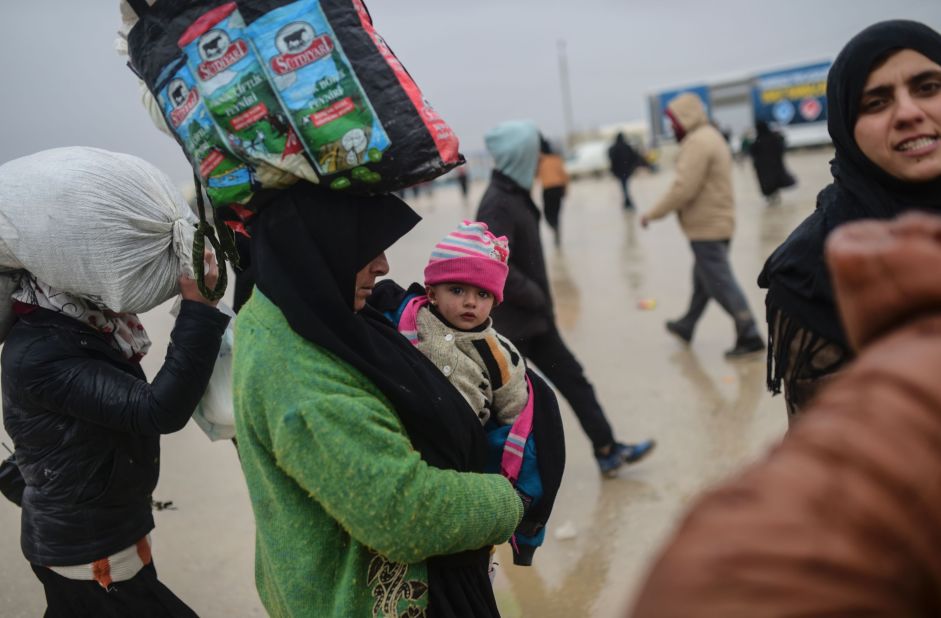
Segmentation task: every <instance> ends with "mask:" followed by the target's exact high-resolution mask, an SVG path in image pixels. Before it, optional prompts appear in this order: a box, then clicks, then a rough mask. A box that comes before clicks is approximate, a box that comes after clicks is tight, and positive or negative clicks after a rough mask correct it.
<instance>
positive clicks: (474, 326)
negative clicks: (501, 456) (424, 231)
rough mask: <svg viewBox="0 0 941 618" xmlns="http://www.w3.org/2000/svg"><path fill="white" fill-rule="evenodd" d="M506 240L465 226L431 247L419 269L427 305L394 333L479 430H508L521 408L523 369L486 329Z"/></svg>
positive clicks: (415, 308) (497, 296) (483, 227)
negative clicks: (466, 407)
mask: <svg viewBox="0 0 941 618" xmlns="http://www.w3.org/2000/svg"><path fill="white" fill-rule="evenodd" d="M509 255H510V250H509V247H508V243H507V239H506V237H505V236H501V237H499V238H498V237H496V236H494V235H493V234H492V233H491V232H490V231H489V230H488V229H487V224H486V223H480V222H476V221H473V222H472V221H464V222H463V223H461V225H459V226H458V228H457V230H455V231H453V232H451V233H450V234H448V235H447V236H445V237H444V239H443V240H441V242H439V243H438V244H437V245H435V248H434V250H433V251H432V252H431V258H430V259H429V261H428V265H427V266H426V267H425V292H426V298H422V299H420V300H421V302H419V303H414V304H412V305H411V307H410V311H407V312H406V314H405V315H403V316H402V317H403V319H402V321H401V322H400V324H399V330H400V331H401V332H402V333H403V334H404V335H405V336H406V337H408V339H409V340H410V341H411V342H412V343H413V344H415V346H416V347H418V349H419V350H421V352H422V353H423V354H425V356H427V357H428V358H429V359H431V361H432V362H433V363H434V364H435V365H436V366H437V367H438V369H440V370H441V372H442V373H443V374H444V375H445V376H446V377H447V378H448V380H450V381H451V383H452V384H453V385H454V387H455V388H457V390H458V391H460V393H461V394H462V395H463V396H464V399H466V400H467V402H468V403H469V404H470V406H471V408H472V409H473V410H474V412H475V413H476V414H477V417H478V418H479V419H480V422H481V424H486V423H487V420H488V419H489V418H490V417H491V415H493V416H494V418H495V419H496V420H497V422H499V423H500V424H501V425H507V424H511V423H512V422H513V421H514V420H515V419H516V417H517V415H518V414H519V413H520V411H521V410H522V408H523V406H524V405H525V404H526V401H527V398H528V392H527V388H526V364H525V362H524V361H523V357H522V356H521V355H520V353H519V352H518V351H517V350H516V348H515V347H514V346H513V344H512V343H510V342H509V340H507V339H506V338H504V337H502V336H501V335H500V334H498V333H497V331H495V330H494V329H493V325H492V320H491V319H490V311H491V310H492V309H493V307H494V306H495V305H497V304H499V303H500V302H502V301H503V285H504V283H506V276H507V272H508V271H509V269H508V267H507V259H508V258H509Z"/></svg>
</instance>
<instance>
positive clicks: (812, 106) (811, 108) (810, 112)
mask: <svg viewBox="0 0 941 618" xmlns="http://www.w3.org/2000/svg"><path fill="white" fill-rule="evenodd" d="M822 111H823V105H821V104H820V101H818V100H817V99H811V98H807V99H804V100H803V101H801V102H800V114H801V118H803V119H804V120H807V121H811V120H816V119H817V118H818V117H819V116H820V112H822Z"/></svg>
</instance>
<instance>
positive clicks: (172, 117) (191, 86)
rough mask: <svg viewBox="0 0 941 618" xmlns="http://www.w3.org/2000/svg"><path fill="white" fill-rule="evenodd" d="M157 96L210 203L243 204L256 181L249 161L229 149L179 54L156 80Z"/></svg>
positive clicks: (250, 193) (251, 192) (250, 196)
mask: <svg viewBox="0 0 941 618" xmlns="http://www.w3.org/2000/svg"><path fill="white" fill-rule="evenodd" d="M157 88H158V95H157V100H158V102H159V103H160V107H161V109H162V110H163V115H164V117H165V118H166V121H167V125H168V126H169V127H170V129H171V130H172V131H173V132H174V133H175V134H176V136H177V137H178V138H179V139H180V141H181V143H182V146H183V150H184V151H186V153H187V154H188V155H189V157H190V162H191V163H192V165H193V169H194V170H196V172H197V173H198V174H199V177H200V179H201V180H202V181H203V186H205V187H206V193H207V195H208V196H209V199H210V201H211V202H212V203H213V204H245V203H247V202H248V201H249V200H250V199H251V198H252V195H253V194H254V192H253V184H255V181H254V178H253V174H252V171H251V170H250V169H249V167H248V165H247V164H246V163H245V162H243V161H240V160H238V159H236V158H235V157H234V156H232V154H231V153H230V152H229V149H228V147H227V146H226V144H225V141H224V140H223V138H222V136H221V135H220V134H219V131H218V129H217V128H216V124H215V123H214V122H213V120H212V117H211V116H210V115H209V110H208V109H207V108H206V105H205V104H204V103H203V101H202V97H201V96H200V94H199V90H198V89H197V88H196V79H195V78H194V77H193V74H192V72H191V71H190V69H189V67H188V66H187V65H186V59H185V58H184V57H182V56H181V57H180V58H179V59H178V61H177V62H175V63H171V64H169V65H167V68H166V70H165V71H164V73H163V75H161V77H160V79H159V80H158V86H157Z"/></svg>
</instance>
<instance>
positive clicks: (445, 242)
mask: <svg viewBox="0 0 941 618" xmlns="http://www.w3.org/2000/svg"><path fill="white" fill-rule="evenodd" d="M509 257H510V248H509V243H508V242H507V238H506V236H500V237H499V238H497V237H496V236H494V235H493V234H492V233H491V232H490V231H489V230H488V229H487V224H486V223H482V222H480V221H466V220H465V221H463V222H462V223H461V224H460V225H459V226H458V227H457V230H455V231H453V232H451V233H450V234H448V235H447V236H445V237H444V238H443V239H442V240H441V242H439V243H438V244H437V245H435V248H434V250H432V252H431V258H430V259H429V260H428V265H427V266H425V285H437V284H438V283H466V284H468V285H473V286H476V287H478V288H480V289H482V290H487V291H488V292H490V293H491V294H493V297H494V298H495V299H496V301H497V302H498V303H502V302H503V284H505V283H506V274H507V273H508V272H509V267H508V266H507V265H506V261H507V260H508V259H509Z"/></svg>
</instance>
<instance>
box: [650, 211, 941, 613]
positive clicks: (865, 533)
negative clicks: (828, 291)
mask: <svg viewBox="0 0 941 618" xmlns="http://www.w3.org/2000/svg"><path fill="white" fill-rule="evenodd" d="M915 217H916V218H915V219H913V218H911V217H905V218H902V219H899V220H898V221H895V222H892V223H871V222H864V223H861V224H852V225H847V226H844V227H843V228H840V230H838V231H837V232H836V233H834V236H833V238H832V239H831V242H830V243H829V247H828V261H829V264H830V267H831V272H832V274H833V279H834V288H835V291H836V294H837V299H838V302H839V303H840V307H841V313H842V314H843V316H844V323H845V326H846V327H847V331H848V334H849V335H850V339H851V340H852V341H854V342H855V343H857V344H859V345H861V346H862V348H861V351H860V355H859V357H858V358H857V360H856V361H855V362H853V363H852V364H851V365H849V366H848V367H847V368H846V370H845V371H844V372H842V373H841V374H840V375H839V376H838V377H836V378H835V379H834V381H833V383H832V384H831V385H829V386H828V387H827V388H825V389H823V391H822V392H821V393H820V395H819V396H818V397H817V398H816V399H815V400H814V401H813V402H812V404H811V406H810V408H811V411H812V413H811V414H808V415H807V416H806V418H805V419H803V420H802V422H801V423H800V424H798V425H797V426H796V428H795V429H794V430H793V431H792V432H791V433H790V434H788V436H787V438H786V439H785V440H784V441H783V442H782V443H781V444H780V445H779V446H778V447H777V448H775V449H774V450H773V451H772V452H771V453H769V454H768V455H767V456H766V457H765V458H764V460H762V461H760V462H759V463H757V464H755V465H753V466H751V467H750V468H749V469H747V470H746V471H745V472H744V473H743V474H741V475H740V476H739V477H737V478H735V479H733V480H731V481H729V482H726V483H724V484H723V485H721V486H719V487H718V488H716V489H713V490H711V491H709V492H707V493H706V494H705V495H704V496H703V497H702V498H700V499H699V501H698V503H697V504H696V505H695V506H694V507H693V509H692V511H691V512H690V513H689V514H688V515H687V517H686V519H685V520H684V521H683V523H682V524H681V525H680V527H679V529H678V530H677V532H676V533H675V536H674V538H673V539H672V541H670V542H669V543H668V545H667V546H666V548H665V550H664V551H663V553H662V555H661V556H660V558H659V560H658V561H657V562H656V564H655V565H654V567H653V569H652V570H651V572H650V574H649V578H648V580H647V582H646V585H645V586H644V587H643V589H642V590H641V591H640V594H639V596H638V599H637V601H636V605H635V607H634V609H633V613H632V615H633V616H643V617H658V616H664V617H665V616H671V617H673V616H677V617H679V616H682V617H685V618H696V617H700V616H701V617H706V616H709V617H713V616H722V617H724V618H735V617H738V616H741V617H746V616H747V617H748V618H761V617H766V616H767V617H771V616H788V617H800V616H808V617H810V616H886V617H889V616H893V617H894V616H938V615H941V379H939V375H941V302H939V301H941V294H939V289H941V280H939V279H937V277H925V276H924V272H932V273H937V272H938V270H939V268H941V241H939V240H937V239H941V219H937V218H932V217H927V216H925V215H916V216H915ZM859 226H864V227H859ZM913 256H914V257H917V262H918V264H917V268H914V269H913V268H912V267H913V265H914V262H913V260H912V258H913ZM867 273H868V274H867ZM932 299H935V300H932Z"/></svg>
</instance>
